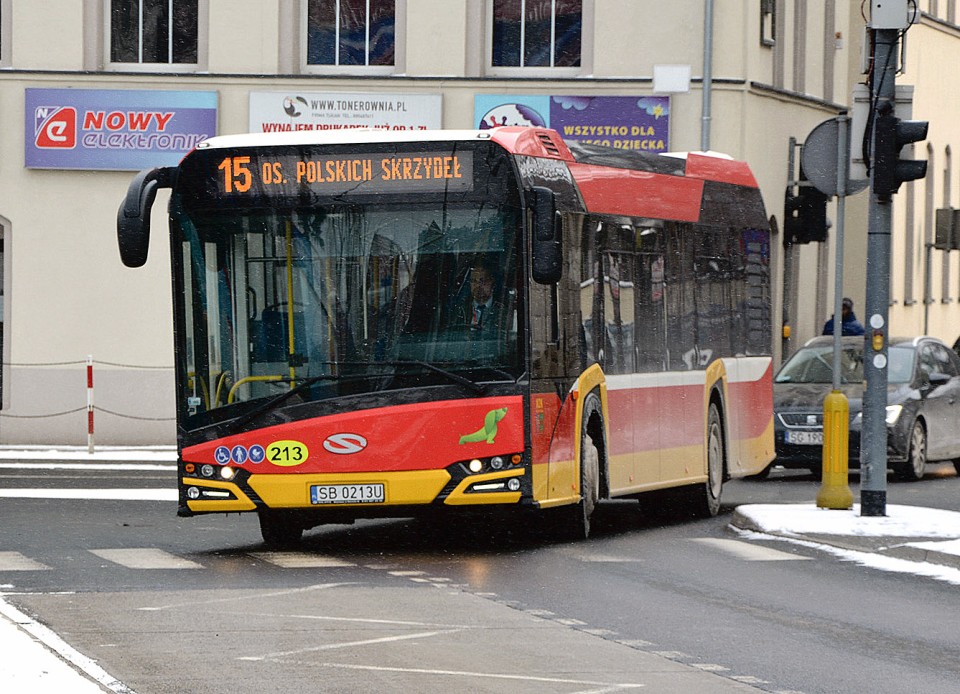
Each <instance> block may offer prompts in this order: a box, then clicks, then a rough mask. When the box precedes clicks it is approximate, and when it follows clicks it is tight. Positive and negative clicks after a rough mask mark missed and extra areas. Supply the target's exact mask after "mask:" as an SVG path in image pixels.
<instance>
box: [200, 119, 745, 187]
mask: <svg viewBox="0 0 960 694" xmlns="http://www.w3.org/2000/svg"><path fill="white" fill-rule="evenodd" d="M471 140H472V141H484V140H489V141H492V142H495V143H497V144H498V145H500V146H501V147H503V148H504V149H505V150H506V151H508V152H510V153H512V154H518V155H523V156H531V157H541V158H547V159H555V160H560V161H564V162H566V163H567V164H568V165H569V166H570V170H571V172H572V173H573V177H574V179H576V180H577V183H578V184H580V185H583V184H584V182H587V183H588V184H589V183H590V182H593V183H597V182H598V178H599V179H602V178H617V177H623V176H626V177H627V178H640V179H644V178H647V177H648V175H649V174H654V175H668V176H678V177H681V178H686V179H693V180H698V181H714V182H718V183H729V184H733V185H737V186H742V187H746V188H757V187H758V186H757V181H756V179H755V178H754V176H753V173H752V172H751V171H750V167H749V166H748V165H747V164H746V163H745V162H742V161H737V160H734V159H731V158H730V157H728V156H727V155H723V154H719V153H717V152H706V153H704V152H679V153H671V152H663V153H650V152H643V151H637V150H625V149H614V148H611V147H602V146H597V145H590V144H582V143H578V142H569V143H568V142H566V141H564V140H563V138H562V137H561V136H560V134H559V133H557V132H556V131H555V130H549V129H547V128H533V127H526V126H504V127H499V128H493V129H488V130H377V129H373V128H342V129H338V130H299V131H289V132H279V133H247V134H240V135H221V136H218V137H212V138H210V139H208V140H204V141H203V142H201V143H200V144H199V145H197V149H201V150H203V149H223V148H234V147H282V146H285V145H292V146H298V145H300V146H303V145H339V144H343V145H348V144H379V143H402V142H457V141H460V142H463V141H471ZM617 169H619V170H621V171H622V170H627V171H629V172H631V173H629V174H624V173H622V172H618V171H617ZM633 172H637V173H633ZM693 180H691V183H692V182H693Z"/></svg>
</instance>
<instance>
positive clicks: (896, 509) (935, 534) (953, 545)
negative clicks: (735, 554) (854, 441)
mask: <svg viewBox="0 0 960 694" xmlns="http://www.w3.org/2000/svg"><path fill="white" fill-rule="evenodd" d="M886 511H887V515H886V516H861V515H860V505H859V504H854V507H853V508H852V509H850V510H835V509H822V508H817V507H816V506H815V505H814V504H812V503H810V504H753V505H749V504H748V505H744V506H738V507H737V513H740V514H742V515H743V516H745V517H746V518H749V519H750V520H751V521H753V526H754V527H755V528H757V529H758V530H759V531H760V532H756V531H753V530H737V532H738V533H739V534H740V536H741V537H744V538H747V539H754V540H759V539H764V540H771V539H773V540H778V541H782V542H790V543H793V544H797V545H802V546H804V547H812V548H815V549H818V550H820V551H822V552H826V553H828V554H832V555H833V556H835V557H837V558H839V559H841V560H844V561H852V562H855V563H857V564H860V565H862V566H867V567H870V568H873V569H878V570H881V571H891V572H894V573H908V574H912V575H915V576H926V577H928V578H933V579H936V580H940V581H945V582H947V583H951V584H954V585H960V569H956V568H953V567H950V566H942V565H940V564H936V563H932V562H926V561H911V560H908V559H901V558H899V557H896V556H890V555H889V554H881V553H876V552H871V551H857V550H851V549H845V548H841V547H836V546H833V545H829V544H824V543H823V542H817V541H816V540H814V539H809V538H810V537H812V536H814V535H821V536H823V535H828V536H830V535H832V536H836V537H837V538H838V539H840V538H843V537H846V538H852V539H854V540H855V539H856V538H867V537H873V538H878V539H882V538H885V537H889V538H890V539H891V542H890V545H889V546H887V547H880V548H879V549H880V550H881V551H889V550H894V551H895V550H896V548H897V547H898V546H903V547H916V548H920V549H925V550H928V551H935V552H939V553H942V554H954V555H957V556H960V513H957V512H955V511H943V510H939V509H931V508H921V507H917V506H897V505H887V508H886ZM911 537H918V538H920V537H922V538H924V541H922V542H903V540H904V539H905V538H911ZM931 538H943V539H942V540H937V539H931Z"/></svg>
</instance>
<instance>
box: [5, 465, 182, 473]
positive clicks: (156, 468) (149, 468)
mask: <svg viewBox="0 0 960 694" xmlns="http://www.w3.org/2000/svg"><path fill="white" fill-rule="evenodd" d="M0 470H84V471H86V470H97V471H103V470H116V471H139V472H145V471H146V472H176V471H177V466H176V465H170V464H160V463H0Z"/></svg>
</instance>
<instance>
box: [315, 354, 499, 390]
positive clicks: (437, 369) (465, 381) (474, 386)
mask: <svg viewBox="0 0 960 694" xmlns="http://www.w3.org/2000/svg"><path fill="white" fill-rule="evenodd" d="M328 363H329V364H333V365H337V366H419V367H421V368H424V369H427V370H428V371H433V372H434V373H438V374H440V375H441V376H443V377H445V378H448V379H450V380H451V381H453V382H454V383H456V384H458V385H461V386H463V387H464V388H467V389H469V390H471V391H473V392H474V393H476V394H477V395H482V394H483V393H484V392H486V390H487V389H486V387H485V386H482V385H480V384H479V383H476V382H475V381H471V380H470V379H469V378H465V377H464V376H461V375H460V374H458V373H454V372H453V371H448V370H447V369H444V368H443V367H441V366H437V365H436V364H431V363H430V362H428V361H420V360H419V359H403V360H400V361H338V362H328ZM510 378H511V380H512V379H513V377H512V376H511V377H510Z"/></svg>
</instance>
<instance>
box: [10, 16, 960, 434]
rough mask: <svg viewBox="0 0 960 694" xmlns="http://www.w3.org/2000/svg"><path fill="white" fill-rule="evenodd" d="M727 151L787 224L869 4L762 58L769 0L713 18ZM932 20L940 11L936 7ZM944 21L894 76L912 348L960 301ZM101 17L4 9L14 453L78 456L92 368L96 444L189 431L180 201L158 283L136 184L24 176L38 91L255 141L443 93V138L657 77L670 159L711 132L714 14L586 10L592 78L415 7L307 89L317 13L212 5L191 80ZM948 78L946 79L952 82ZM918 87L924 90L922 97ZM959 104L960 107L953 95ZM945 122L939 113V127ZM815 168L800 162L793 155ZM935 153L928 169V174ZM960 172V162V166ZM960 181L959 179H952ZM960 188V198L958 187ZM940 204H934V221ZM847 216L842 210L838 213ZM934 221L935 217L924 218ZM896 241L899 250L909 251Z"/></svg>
mask: <svg viewBox="0 0 960 694" xmlns="http://www.w3.org/2000/svg"><path fill="white" fill-rule="evenodd" d="M715 4H716V10H715V16H714V21H715V27H714V34H713V45H714V53H713V70H712V75H713V84H712V92H711V96H712V98H711V110H712V113H711V118H710V120H709V127H710V147H711V148H712V149H714V150H718V151H724V152H727V153H729V154H731V155H732V156H735V157H738V158H743V159H746V160H747V161H749V162H750V163H751V165H752V167H753V169H754V171H755V174H756V176H757V179H758V181H759V182H760V185H761V188H762V191H763V194H764V198H765V200H766V203H767V207H768V214H769V215H772V216H775V217H776V220H777V222H778V225H782V217H783V195H784V189H785V187H786V183H787V180H788V167H787V162H788V159H789V155H790V153H789V147H788V140H789V138H790V137H795V138H797V140H798V141H799V142H802V141H803V140H804V138H805V137H806V135H807V134H808V133H809V132H810V130H811V129H812V128H813V127H814V126H815V125H817V124H818V123H819V122H821V121H823V120H825V119H827V118H831V117H833V116H834V115H835V114H836V112H837V111H838V110H839V109H840V108H843V107H844V105H845V104H848V103H849V101H850V96H849V95H850V93H851V89H852V85H853V83H854V82H856V81H860V80H862V79H863V78H862V76H861V75H860V74H859V70H858V65H859V61H860V58H859V55H860V43H861V36H862V24H863V20H862V18H861V17H860V2H858V1H854V0H816V1H815V0H777V2H776V3H775V5H776V9H777V14H776V29H777V32H776V41H775V42H773V44H772V45H762V44H761V40H760V37H761V34H762V32H761V17H760V12H759V9H758V6H759V5H760V3H759V2H757V1H756V0H722V2H720V1H719V0H718V2H716V3H715ZM924 4H925V3H924V2H921V6H922V9H924V10H925V11H928V10H929V5H927V6H924ZM946 6H947V3H946V2H941V3H940V7H938V8H937V9H938V11H939V12H940V15H943V17H939V16H938V17H932V16H929V15H924V18H923V20H922V21H921V23H920V24H919V25H918V26H916V27H914V28H913V29H911V31H910V33H909V39H908V71H907V74H906V75H904V76H903V77H902V78H898V80H900V81H902V82H903V83H907V82H913V83H914V84H916V85H917V91H916V105H915V108H914V113H915V114H916V116H917V117H920V116H921V115H922V116H923V118H925V119H929V120H930V121H931V123H932V125H931V137H930V142H931V143H932V145H933V149H934V153H935V160H936V165H935V166H933V167H931V168H932V169H933V171H932V173H931V176H932V177H933V178H932V182H931V181H929V180H928V181H927V182H918V183H917V184H914V185H912V186H911V188H913V189H914V193H913V199H914V206H915V210H914V212H913V219H914V225H915V226H916V233H915V236H914V240H913V241H912V244H913V245H912V248H913V256H912V258H913V259H912V261H911V263H912V267H913V272H914V274H915V278H914V286H915V289H914V292H913V294H914V297H913V300H912V303H911V300H909V299H908V298H907V297H905V296H904V291H903V287H904V279H903V270H902V267H901V264H902V262H903V257H904V256H905V255H906V250H905V248H904V246H903V243H904V242H903V241H902V240H901V239H902V238H903V237H904V234H902V233H900V234H899V235H898V232H897V231H896V230H895V238H896V239H897V241H895V247H896V248H897V251H896V253H897V258H896V259H895V262H894V277H893V292H892V296H893V297H894V300H895V304H894V306H893V307H892V309H891V323H892V325H893V327H894V329H895V330H896V331H897V332H900V331H906V332H918V331H920V330H921V329H923V326H924V319H923V315H924V312H926V326H927V330H928V332H931V333H933V334H938V335H940V336H941V337H944V338H945V339H949V340H950V341H951V342H952V339H953V338H954V337H955V335H954V333H956V332H958V331H960V329H957V328H956V327H955V326H960V305H958V304H960V301H958V299H960V264H958V261H957V254H956V253H953V254H949V255H948V258H950V259H949V260H948V261H947V267H948V269H949V271H950V273H951V276H950V279H949V291H948V294H949V296H947V297H946V299H947V300H946V301H945V300H944V297H942V296H941V294H940V287H941V278H942V271H943V267H944V265H943V261H942V256H943V255H945V254H943V253H942V252H940V251H937V252H936V253H935V257H934V261H933V275H932V279H933V286H934V289H935V291H934V293H933V297H934V302H933V303H931V304H924V303H923V301H922V298H923V294H922V290H923V286H924V283H923V277H922V271H923V262H922V261H923V257H924V243H925V239H927V238H929V235H930V234H931V233H932V232H931V230H930V226H929V224H928V223H926V222H925V212H924V210H925V207H924V205H925V201H926V193H925V190H926V187H927V186H929V185H932V186H934V187H935V188H936V191H937V192H936V195H935V196H934V197H935V200H934V206H935V207H939V206H943V205H945V204H946V202H947V200H948V197H949V198H950V199H952V201H953V204H954V205H957V206H960V196H957V195H952V196H944V195H943V194H942V191H941V187H942V180H943V170H942V169H943V165H944V151H945V148H946V147H948V146H950V147H951V148H952V150H953V151H958V152H960V150H957V147H960V143H957V142H954V141H953V139H952V137H953V133H952V132H951V129H950V123H951V120H950V118H949V117H948V116H947V114H950V113H954V112H956V106H957V104H955V103H954V101H956V98H957V97H956V96H955V95H956V94H957V92H958V90H952V89H949V88H945V87H944V86H942V85H941V84H939V83H937V82H936V81H934V80H933V79H931V78H930V77H928V76H930V75H936V76H937V78H936V79H948V78H949V77H950V76H949V75H948V76H946V77H944V72H945V71H944V70H942V69H937V67H938V66H941V67H942V66H943V65H948V64H950V60H949V58H950V56H952V55H956V51H957V46H958V42H957V39H958V38H960V35H958V29H957V27H956V26H955V25H953V24H951V23H949V22H947V21H946V19H945V16H946V11H947V7H946ZM108 7H109V2H106V3H103V2H101V1H100V0H82V2H76V1H75V0H48V1H46V2H42V3H37V2H17V1H15V0H0V23H2V24H0V41H3V42H4V45H2V46H0V61H2V62H0V128H2V130H3V132H4V133H5V137H4V138H2V139H0V228H2V229H0V230H2V233H3V242H4V246H3V248H4V268H3V269H4V273H3V281H4V312H3V321H4V327H3V330H4V343H3V350H4V355H3V358H4V367H3V374H2V376H3V378H2V388H3V408H2V410H0V443H81V442H84V441H85V440H86V435H87V426H86V425H87V419H86V412H85V403H86V367H85V361H86V359H87V357H88V355H92V356H93V359H94V361H95V398H96V404H97V407H98V410H97V415H96V417H97V418H96V431H97V434H96V436H97V440H98V441H99V442H101V443H170V442H172V441H173V440H174V438H175V426H174V422H173V394H172V389H173V383H172V380H173V379H172V364H173V354H172V327H171V316H170V281H169V277H168V273H169V260H168V252H169V251H168V248H167V243H166V221H165V217H164V204H163V203H164V202H165V199H164V198H162V197H161V203H160V204H158V205H157V206H156V207H155V211H154V221H153V228H154V233H153V241H152V246H151V250H150V257H149V260H148V262H147V264H146V266H145V267H144V268H141V269H138V270H131V269H127V268H124V267H123V266H122V265H121V263H120V261H119V256H118V252H117V249H116V239H115V216H116V209H117V206H118V205H119V203H120V201H121V200H122V198H123V195H124V193H125V191H126V187H127V184H128V183H129V181H130V179H131V178H132V172H118V171H62V170H61V171H58V170H41V169H28V168H25V167H24V148H25V141H24V138H25V122H24V121H25V117H26V115H27V114H25V96H24V94H25V89H27V88H37V87H46V88H67V87H71V88H82V89H95V90H106V89H141V90H142V89H147V90H198V91H214V92H216V93H217V95H218V126H217V128H218V132H219V133H221V134H227V133H238V132H244V131H246V130H247V129H248V112H249V97H250V93H251V92H258V91H289V92H291V93H296V92H311V93H317V92H324V91H327V92H362V93H398V92H400V93H410V94H438V95H440V96H441V97H442V125H443V127H447V128H469V127H473V126H474V99H475V97H476V96H477V95H480V94H543V95H551V94H573V95H604V96H620V95H649V94H651V93H652V89H653V82H652V78H653V73H654V66H655V65H663V64H667V65H673V64H681V65H690V66H691V74H692V78H693V79H692V81H691V85H690V89H689V91H688V92H686V93H677V94H673V95H672V96H671V114H670V117H671V132H670V141H671V147H672V148H673V149H675V150H681V151H683V150H696V149H699V148H700V143H701V138H702V128H703V127H704V119H703V112H702V107H703V91H702V79H701V78H702V76H703V74H704V72H703V48H704V40H703V39H704V37H703V10H704V3H703V2H683V3H670V7H669V10H666V9H664V8H665V6H664V4H663V3H662V2H660V1H659V0H584V4H583V7H584V27H585V34H586V35H585V36H584V38H583V46H584V49H583V56H582V62H583V68H582V69H580V70H579V72H577V71H574V74H571V73H570V72H569V71H566V72H562V73H558V74H556V75H552V74H550V73H549V71H548V72H547V73H543V72H542V71H540V72H536V73H531V76H530V77H524V76H522V75H521V76H519V77H518V76H510V77H504V76H489V74H488V73H490V72H491V71H490V70H489V68H487V67H486V66H485V61H484V56H485V55H486V48H485V46H486V36H487V34H486V32H487V28H486V27H487V25H488V24H489V16H488V13H487V8H486V3H485V2H484V0H397V8H398V15H399V16H398V21H397V32H398V36H400V37H401V41H400V43H399V44H398V52H397V69H396V70H395V73H394V74H390V75H374V76H370V75H365V74H363V72H362V71H360V72H359V73H355V74H343V73H340V74H301V71H302V67H303V66H302V61H301V59H300V51H301V46H302V44H303V42H304V37H303V36H302V35H301V31H302V27H301V25H302V20H303V14H302V12H303V8H302V4H301V3H300V2H298V0H273V1H264V0H231V1H230V2H226V1H225V0H200V3H199V7H200V40H199V44H200V51H199V52H200V58H199V65H198V68H197V70H195V71H192V72H187V73H184V74H177V73H176V71H171V70H167V71H157V70H153V69H150V68H148V67H143V68H140V67H138V68H137V69H135V70H131V69H112V67H116V66H110V65H109V64H108V63H107V61H106V60H105V54H106V53H107V49H106V42H105V37H104V34H105V20H104V14H105V11H106V8H108ZM946 72H949V71H946ZM921 76H923V77H926V79H921ZM951 95H953V96H951ZM940 114H943V115H940ZM795 154H796V155H799V152H795ZM922 155H923V152H921V153H920V155H919V156H922ZM957 156H960V154H957V155H955V156H954V157H953V158H954V159H956V157H957ZM951 165H953V164H951ZM952 180H953V181H954V182H957V181H960V175H955V176H954V177H953V179H952ZM906 197H907V196H906V195H901V196H899V197H898V198H897V200H896V203H895V206H896V207H895V209H896V214H897V217H896V219H897V222H896V225H897V226H898V227H903V226H904V225H905V224H906V220H907V216H906V215H907V211H906V209H905V208H906V202H905V200H906ZM866 198H867V196H866V194H861V195H860V196H859V197H854V198H850V199H848V202H847V209H848V214H847V219H846V232H847V245H846V251H845V257H846V263H845V268H844V276H845V282H844V293H845V294H847V295H850V296H853V297H854V298H855V300H856V301H857V305H858V307H859V306H862V302H863V296H864V283H865V282H866V281H867V276H868V269H867V268H866V267H865V262H864V259H865V252H866ZM928 207H929V205H928ZM832 209H833V205H832V204H831V210H832ZM927 216H929V215H927ZM896 244H900V245H899V246H897V245H896ZM774 245H775V247H774V249H773V254H774V257H773V268H774V273H775V276H774V286H775V291H774V306H773V309H774V316H775V322H774V324H775V325H779V322H780V317H781V312H780V311H781V307H782V304H783V301H784V298H785V296H784V288H783V286H782V271H783V261H784V253H783V249H782V247H781V246H780V238H779V237H777V239H776V241H775V244H774ZM834 252H835V249H834V248H833V243H832V238H831V242H830V243H828V244H827V245H826V247H825V248H821V247H820V245H819V244H811V245H809V246H806V247H800V248H795V249H794V250H793V253H794V254H795V255H794V258H793V261H794V263H795V267H796V271H797V276H798V277H799V278H800V279H799V282H798V287H797V291H796V294H797V296H796V306H795V311H794V312H793V315H791V316H790V322H791V327H792V328H793V337H792V338H791V339H790V341H789V342H788V343H781V341H780V340H779V339H775V340H774V345H773V347H774V349H775V352H776V354H777V355H778V356H779V355H780V350H781V348H782V347H783V348H784V349H786V350H789V349H791V345H798V344H801V343H802V341H804V340H805V339H807V338H809V337H812V336H813V335H815V334H817V333H819V331H820V327H821V326H822V323H823V321H824V320H825V319H826V318H827V317H829V313H830V311H831V310H832V308H831V307H832V291H833V279H832V278H833V267H832V264H833V257H834Z"/></svg>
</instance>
